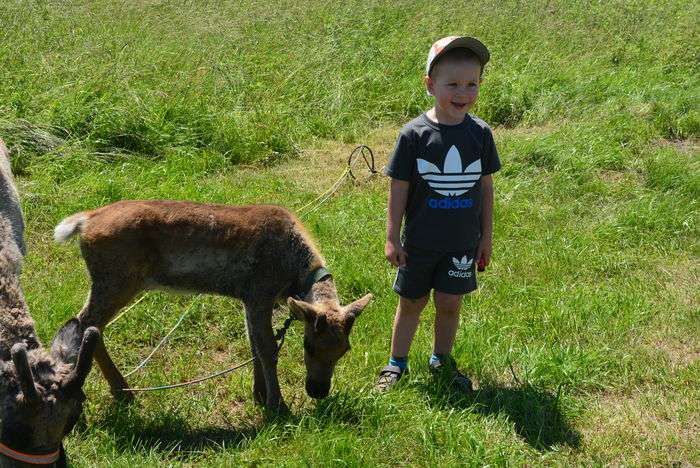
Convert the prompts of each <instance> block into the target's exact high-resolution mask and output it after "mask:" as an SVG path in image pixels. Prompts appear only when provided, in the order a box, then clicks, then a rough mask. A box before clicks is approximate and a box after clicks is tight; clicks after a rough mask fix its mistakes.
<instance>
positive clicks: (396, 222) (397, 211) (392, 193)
mask: <svg viewBox="0 0 700 468" xmlns="http://www.w3.org/2000/svg"><path fill="white" fill-rule="evenodd" d="M408 186H409V182H408V181H407V180H399V179H394V178H392V179H391V187H390V189H389V203H388V209H387V217H386V243H385V244H384V255H385V256H386V259H387V260H389V262H390V263H391V264H392V265H394V266H396V267H398V266H404V265H405V264H406V251H405V250H404V249H403V246H402V245H401V221H402V219H403V214H404V212H405V211H406V203H407V201H408Z"/></svg>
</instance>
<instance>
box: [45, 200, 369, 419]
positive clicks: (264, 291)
mask: <svg viewBox="0 0 700 468" xmlns="http://www.w3.org/2000/svg"><path fill="white" fill-rule="evenodd" d="M76 233H80V248H81V251H82V255H83V258H84V259H85V263H86V264H87V268H88V271H89V272H90V277H91V279H92V288H91V290H90V295H89V297H88V300H87V303H86V305H85V307H84V308H83V310H82V311H81V312H80V314H79V315H78V319H79V320H80V323H81V324H82V325H83V327H88V326H95V327H98V328H99V329H100V330H102V329H104V327H105V325H107V323H108V322H109V321H110V320H111V319H112V317H114V315H115V314H116V313H117V311H118V310H119V309H121V308H122V307H124V306H125V305H127V304H128V303H129V302H130V301H131V300H132V299H133V298H134V296H135V295H136V294H138V293H139V292H140V291H142V290H144V289H157V288H159V289H179V290H184V291H191V292H200V293H214V294H221V295H224V296H231V297H236V298H239V299H241V300H242V301H243V304H244V306H245V313H246V323H247V329H248V336H249V339H250V344H251V347H252V351H253V353H254V355H255V356H256V357H257V359H256V360H255V367H254V384H253V392H254V395H255V398H256V400H257V401H258V402H259V403H262V404H264V405H265V406H267V407H269V408H278V407H283V406H284V402H283V400H282V395H281V393H280V388H279V383H278V380H277V356H276V354H277V352H276V342H275V339H274V334H273V331H272V323H271V320H272V309H273V306H274V305H275V303H276V302H278V301H280V300H285V299H287V298H289V299H288V303H289V306H290V309H291V311H292V312H293V314H294V315H295V316H296V318H298V319H299V320H303V321H304V323H305V328H304V350H305V352H304V362H305V364H306V372H307V373H306V391H307V393H308V394H309V395H310V396H311V397H314V398H323V397H325V396H327V395H328V391H329V389H330V384H331V377H332V374H333V369H334V367H335V365H336V362H337V361H338V359H340V357H341V356H342V355H343V354H345V352H346V351H347V350H348V349H350V344H349V342H348V336H349V334H350V330H351V328H352V325H353V322H354V321H355V318H356V317H357V316H358V315H359V314H360V312H361V311H362V309H363V308H364V307H365V306H366V305H367V303H368V302H369V301H370V299H371V297H372V296H371V295H369V294H368V295H366V296H364V297H363V298H361V299H359V300H357V301H355V302H353V303H352V304H349V305H347V306H344V307H343V306H341V305H340V304H339V302H338V294H337V292H336V289H335V285H334V283H333V280H332V279H331V277H330V275H328V274H324V272H325V270H324V269H323V265H324V261H323V258H322V257H321V256H320V254H319V253H318V251H317V249H316V247H315V246H314V244H313V243H312V241H311V239H310V237H309V236H308V234H307V233H306V230H305V229H304V228H303V226H302V225H301V223H300V221H299V220H298V219H297V218H296V217H295V216H294V215H292V214H291V213H289V212H288V211H287V210H285V209H283V208H281V207H278V206H270V205H252V206H227V205H212V204H199V203H190V202H181V201H155V200H154V201H121V202H117V203H114V204H111V205H107V206H104V207H102V208H98V209H96V210H92V211H84V212H82V213H77V214H75V215H73V216H70V217H68V218H66V219H65V220H63V221H62V222H61V223H60V224H59V225H58V226H56V232H55V238H56V240H57V241H65V240H66V239H68V238H70V237H71V236H73V235H74V234H76ZM326 273H327V272H326ZM291 296H297V297H298V298H299V299H293V298H292V297H291ZM95 359H96V360H97V363H98V365H99V366H100V369H101V370H102V372H103V374H104V376H105V377H106V378H107V380H108V381H109V385H110V388H111V391H112V394H113V395H114V396H115V397H118V396H120V394H121V396H124V395H125V394H124V393H123V392H121V389H123V388H127V383H126V381H125V379H124V377H123V376H122V374H121V373H120V372H119V370H118V369H117V368H116V366H115V365H114V363H113V362H112V360H111V359H110V357H109V354H108V353H107V350H106V349H105V348H104V346H98V349H97V351H96V352H95ZM129 396H130V395H129Z"/></svg>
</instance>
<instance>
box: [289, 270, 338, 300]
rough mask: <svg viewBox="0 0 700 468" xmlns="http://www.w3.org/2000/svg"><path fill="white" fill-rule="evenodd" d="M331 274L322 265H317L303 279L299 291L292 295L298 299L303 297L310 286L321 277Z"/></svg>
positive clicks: (307, 292)
mask: <svg viewBox="0 0 700 468" xmlns="http://www.w3.org/2000/svg"><path fill="white" fill-rule="evenodd" d="M329 276H331V272H330V271H328V270H326V269H325V268H324V267H318V268H316V269H315V270H313V271H311V272H310V273H309V274H308V275H307V277H306V280H304V285H303V286H302V288H301V291H299V292H298V293H297V294H295V295H294V297H296V298H298V299H303V298H305V297H306V295H307V294H309V292H310V291H311V287H312V286H313V285H314V284H316V283H318V282H319V281H321V280H322V279H325V278H328V277H329Z"/></svg>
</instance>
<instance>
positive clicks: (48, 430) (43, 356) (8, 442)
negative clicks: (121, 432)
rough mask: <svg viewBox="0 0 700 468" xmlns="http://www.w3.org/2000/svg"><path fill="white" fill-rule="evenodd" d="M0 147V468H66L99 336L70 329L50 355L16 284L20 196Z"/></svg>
mask: <svg viewBox="0 0 700 468" xmlns="http://www.w3.org/2000/svg"><path fill="white" fill-rule="evenodd" d="M9 167H10V166H9V160H8V155H7V152H6V150H5V146H4V145H3V144H2V141H0V201H2V206H1V207H0V420H1V421H2V422H1V423H0V467H10V466H35V465H36V464H44V465H54V466H65V464H66V457H65V453H64V451H63V445H62V440H63V438H64V437H65V436H66V434H68V432H70V430H71V429H72V428H73V426H74V425H75V423H76V421H77V420H78V417H79V416H80V413H81V411H82V402H83V400H84V399H85V395H84V394H83V391H82V386H83V383H84V381H85V378H86V377H87V375H88V373H89V372H90V367H91V364H92V352H93V350H94V349H95V346H96V344H97V342H98V341H99V338H100V334H99V332H98V331H97V329H95V328H88V329H87V330H86V331H85V332H84V333H83V332H82V331H81V329H80V327H79V323H78V321H77V320H75V319H73V320H71V321H69V322H68V323H67V324H66V325H65V326H64V327H63V328H62V329H61V330H60V331H59V332H58V333H57V335H56V337H55V338H54V340H53V344H52V346H51V352H50V353H49V352H47V351H46V350H44V349H43V348H42V346H41V343H40V342H39V339H38V338H37V336H36V332H35V329H34V321H33V320H32V317H31V316H30V315H29V310H28V308H27V304H26V302H25V300H24V296H23V294H22V290H21V288H20V284H19V271H20V265H21V261H22V258H23V257H22V251H23V249H24V240H23V223H22V216H21V210H20V207H19V200H18V196H17V190H16V189H15V186H14V182H13V179H12V177H11V176H12V174H11V172H9Z"/></svg>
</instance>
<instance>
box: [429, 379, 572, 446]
mask: <svg viewBox="0 0 700 468" xmlns="http://www.w3.org/2000/svg"><path fill="white" fill-rule="evenodd" d="M419 387H420V388H421V389H422V390H423V391H424V393H425V394H426V395H427V397H428V399H429V401H430V404H431V405H432V406H436V407H440V408H457V409H465V410H469V411H472V412H474V413H478V414H482V415H496V414H504V415H506V416H507V417H508V420H509V421H511V422H512V423H513V425H514V427H515V431H516V432H517V433H518V435H519V436H520V437H522V438H523V440H525V441H526V442H527V443H528V444H530V446H532V447H533V448H535V449H537V450H540V451H545V450H552V449H553V448H554V447H555V446H557V445H568V446H570V447H573V448H578V447H579V445H580V442H581V435H580V434H579V433H578V432H577V431H576V430H575V429H574V428H573V427H572V426H570V425H569V423H568V422H567V421H566V419H565V418H564V416H563V415H562V412H561V408H560V395H555V394H552V393H550V392H548V391H545V390H541V389H537V388H535V387H533V386H532V385H528V384H523V385H521V386H520V387H503V386H494V385H488V384H487V385H483V386H482V387H480V388H479V389H478V390H476V391H474V393H473V394H472V395H464V394H462V393H459V392H458V391H455V390H454V389H452V388H450V387H449V385H447V384H445V383H444V382H435V381H433V380H432V379H428V380H427V381H426V382H425V383H422V384H420V385H419Z"/></svg>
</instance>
